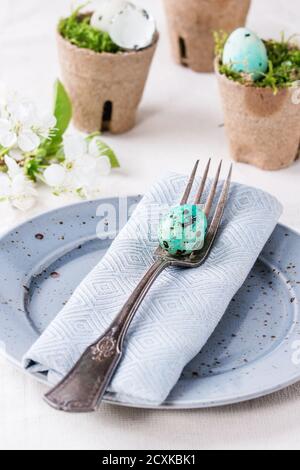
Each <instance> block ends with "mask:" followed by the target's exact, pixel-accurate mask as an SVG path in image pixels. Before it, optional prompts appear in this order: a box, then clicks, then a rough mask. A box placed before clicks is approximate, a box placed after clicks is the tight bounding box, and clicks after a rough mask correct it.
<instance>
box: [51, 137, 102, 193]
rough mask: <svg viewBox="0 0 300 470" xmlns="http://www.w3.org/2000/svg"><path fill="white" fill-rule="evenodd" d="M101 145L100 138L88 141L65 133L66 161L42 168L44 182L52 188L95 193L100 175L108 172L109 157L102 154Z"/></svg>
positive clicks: (98, 188) (98, 185)
mask: <svg viewBox="0 0 300 470" xmlns="http://www.w3.org/2000/svg"><path fill="white" fill-rule="evenodd" d="M100 144H101V140H100V139H99V137H94V138H93V139H91V141H88V140H87V139H85V138H84V137H82V136H80V135H78V134H77V135H73V136H66V137H65V138H64V154H65V161H64V163H63V164H62V165H58V164H56V163H54V164H52V165H50V166H49V167H48V168H47V169H46V170H45V172H44V179H45V182H46V184H48V185H49V186H50V187H52V188H53V189H55V191H61V192H63V191H72V192H76V193H77V194H80V195H81V196H82V197H85V198H89V197H93V196H95V195H96V194H97V193H98V192H99V191H100V188H101V183H102V178H103V177H104V176H108V175H109V173H110V172H111V163H110V159H109V158H108V157H107V156H106V155H103V150H102V148H101V145H100Z"/></svg>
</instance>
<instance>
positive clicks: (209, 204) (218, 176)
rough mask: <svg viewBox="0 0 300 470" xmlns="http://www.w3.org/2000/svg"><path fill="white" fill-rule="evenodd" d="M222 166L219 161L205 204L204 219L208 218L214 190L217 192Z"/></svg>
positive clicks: (221, 162)
mask: <svg viewBox="0 0 300 470" xmlns="http://www.w3.org/2000/svg"><path fill="white" fill-rule="evenodd" d="M222 164H223V161H222V160H221V161H220V165H219V167H218V170H217V174H216V177H215V179H214V182H213V184H212V187H211V190H210V193H209V196H208V199H207V202H206V204H205V209H204V212H205V215H206V217H208V216H209V214H210V211H211V208H212V205H213V202H214V197H215V194H216V190H217V186H218V182H219V178H220V173H221V168H222Z"/></svg>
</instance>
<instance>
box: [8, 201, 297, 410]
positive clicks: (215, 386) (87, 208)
mask: <svg viewBox="0 0 300 470" xmlns="http://www.w3.org/2000/svg"><path fill="white" fill-rule="evenodd" d="M138 201H139V197H134V198H130V199H129V204H128V213H130V210H131V209H132V206H133V205H135V204H136V203H137V202H138ZM102 202H103V201H102ZM105 202H106V203H107V202H109V203H111V204H112V205H113V206H114V207H115V208H116V211H117V213H119V207H120V204H122V206H124V201H121V202H120V201H119V200H117V199H111V200H106V201H105ZM99 203H100V201H94V202H84V203H81V204H76V205H73V206H69V207H65V208H62V209H58V210H55V211H53V212H50V213H47V214H43V215H41V216H39V217H37V218H36V219H34V220H32V221H30V222H28V223H25V224H23V225H21V226H20V227H18V228H16V229H14V230H12V231H11V232H9V233H8V234H6V235H5V236H3V237H2V238H1V239H0V344H1V346H2V350H3V351H4V353H5V354H6V355H7V357H8V358H9V359H10V360H12V361H13V362H14V363H16V364H17V365H19V366H20V364H21V358H22V356H23V354H24V353H25V351H26V350H27V349H28V348H29V347H30V346H31V345H32V343H33V342H34V341H35V340H36V339H37V338H38V336H39V335H40V334H41V332H42V331H43V330H44V329H45V328H46V327H47V325H48V324H49V323H50V322H51V320H52V319H53V318H54V317H55V315H56V314H57V312H59V310H60V309H61V308H62V306H63V305H64V304H65V302H66V301H67V300H68V299H69V297H70V295H71V294H72V292H73V290H74V288H75V287H76V286H77V285H78V284H79V282H80V281H81V280H82V279H83V277H84V276H85V275H86V274H87V273H88V272H89V271H90V270H91V269H92V268H93V267H94V266H95V265H96V263H98V261H99V260H100V259H101V258H102V257H103V255H104V254H105V252H106V250H107V249H108V247H109V245H110V243H111V240H107V239H106V240H105V241H103V240H101V239H99V238H97V236H96V228H97V227H98V233H99V230H100V232H101V227H104V226H105V224H102V223H101V214H99V213H98V215H97V208H98V206H99ZM103 218H105V214H102V219H103ZM125 219H126V218H125ZM99 222H100V225H99ZM125 222H126V220H123V223H125ZM121 225H122V222H121ZM118 230H119V228H117V230H116V231H118ZM100 234H101V233H100ZM299 301H300V236H299V234H297V233H296V232H293V231H292V230H290V229H288V228H286V227H284V226H281V225H278V226H277V228H276V230H275V231H274V233H273V235H272V237H271V239H270V240H269V242H268V243H267V245H266V247H265V249H264V250H263V253H262V255H261V256H260V258H259V260H258V261H257V263H256V265H255V266H254V268H253V270H252V272H251V274H250V275H249V278H248V280H247V281H246V282H245V284H244V286H243V288H242V289H241V290H240V292H239V293H238V294H237V296H236V297H235V299H233V301H232V303H231V306H230V308H229V309H228V311H227V313H226V314H225V316H224V318H223V320H222V321H221V323H220V325H219V326H218V328H217V330H216V331H215V333H214V335H213V336H212V337H211V339H210V340H209V342H208V343H207V345H206V346H205V348H204V349H203V351H202V352H201V353H200V354H199V355H198V356H197V357H196V358H195V359H194V360H193V361H192V363H191V364H189V365H188V366H187V367H186V369H185V370H184V372H183V374H182V377H181V379H180V381H179V382H178V384H177V386H176V387H175V389H174V390H173V392H172V393H171V395H170V397H169V398H168V400H167V402H166V403H165V404H164V406H163V407H164V408H166V407H167V408H202V407H211V406H220V405H225V404H230V403H237V402H241V401H244V400H249V399H253V398H257V397H260V396H263V395H266V394H269V393H271V392H274V391H277V390H280V389H282V388H284V387H286V386H288V385H291V384H293V383H295V382H297V381H298V380H300V324H299V321H300V314H299ZM41 380H43V381H45V377H43V376H41ZM106 398H107V401H109V402H114V403H116V404H121V405H127V404H126V403H120V402H118V403H117V402H115V401H114V400H113V399H112V398H111V397H110V396H107V397H106ZM129 406H132V405H129Z"/></svg>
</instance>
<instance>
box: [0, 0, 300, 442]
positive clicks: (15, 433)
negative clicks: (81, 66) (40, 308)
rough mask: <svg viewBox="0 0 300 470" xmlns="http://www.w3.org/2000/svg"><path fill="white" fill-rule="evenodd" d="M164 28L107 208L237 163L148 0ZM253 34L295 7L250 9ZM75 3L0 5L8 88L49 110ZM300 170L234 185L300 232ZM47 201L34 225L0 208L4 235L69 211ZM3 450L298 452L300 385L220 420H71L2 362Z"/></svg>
mask: <svg viewBox="0 0 300 470" xmlns="http://www.w3.org/2000/svg"><path fill="white" fill-rule="evenodd" d="M140 3H142V4H144V5H145V6H147V7H148V8H150V9H151V10H152V11H153V13H154V15H155V16H156V18H157V20H158V25H159V30H160V31H161V41H160V45H159V49H158V52H157V55H156V58H155V61H154V64H153V68H152V71H151V76H150V78H149V82H148V86H147V90H146V94H145V97H144V101H143V104H142V106H141V108H140V112H139V119H138V124H137V126H136V128H135V129H134V130H133V131H132V132H130V133H129V134H126V135H122V136H118V137H111V136H110V137H107V141H108V142H109V143H110V144H111V145H113V147H114V148H115V149H116V151H117V153H118V156H119V158H120V161H121V164H122V169H121V170H120V171H119V172H117V174H115V175H114V176H112V177H110V178H109V179H108V180H107V183H106V184H105V185H104V186H103V196H111V195H124V194H137V193H143V192H144V191H145V190H146V189H147V188H148V187H149V186H150V185H151V184H152V183H153V181H155V180H156V179H157V178H158V177H159V176H160V175H161V174H162V173H163V172H164V171H165V170H169V169H171V170H174V171H177V172H187V171H188V170H189V169H190V167H191V166H192V164H193V162H194V160H195V157H196V156H198V157H201V158H203V159H206V158H207V157H208V156H213V157H214V158H215V159H218V158H220V157H223V158H225V159H228V161H229V151H228V147H227V143H226V139H225V135H224V128H223V127H222V126H221V124H222V122H223V118H222V112H221V107H220V100H219V96H218V92H217V86H216V82H215V79H214V77H213V76H211V75H198V74H195V73H193V72H191V71H189V70H187V69H184V68H181V67H178V66H176V65H175V64H173V62H172V60H171V57H170V50H169V43H168V38H167V34H166V25H165V18H164V15H163V11H162V5H161V3H162V2H161V0H144V1H142V0H140ZM252 3H253V5H252V10H251V14H250V17H249V25H250V27H252V29H254V30H256V31H257V32H258V33H259V34H260V35H262V36H264V37H270V36H273V37H279V34H280V32H281V31H285V32H286V34H287V36H289V35H291V34H293V33H295V32H297V31H299V23H300V10H299V1H298V0H272V1H271V0H253V2H252ZM69 6H70V0H51V1H48V2H44V1H43V2H42V1H41V0H0V63H1V68H0V80H3V81H5V82H6V83H8V84H9V85H10V86H12V87H13V88H15V89H17V90H19V91H21V92H23V93H24V94H25V95H26V96H28V97H30V98H34V100H36V101H38V102H40V103H41V104H42V105H44V106H48V107H49V103H50V100H51V92H52V84H53V82H54V80H55V78H56V77H57V75H58V73H59V71H58V64H57V57H56V48H55V36H54V30H55V24H56V22H57V19H58V18H59V17H60V16H61V15H63V14H64V13H66V12H68V11H69ZM299 177H300V162H297V163H296V164H295V165H294V166H293V167H292V168H290V169H287V170H283V171H280V172H276V173H266V172H262V171H260V170H257V169H255V168H252V167H250V166H246V165H241V164H239V165H235V169H234V179H235V180H236V181H239V182H242V183H247V184H252V185H255V186H257V187H260V188H262V189H265V190H267V191H269V192H271V193H273V194H274V195H276V196H277V197H278V198H279V199H280V201H281V202H282V203H283V205H284V215H283V217H282V221H283V222H284V223H286V224H288V225H290V226H293V227H294V228H296V229H298V230H300V203H299V199H300V197H299V194H300V191H299V181H300V179H299ZM70 200H71V199H70V198H69V197H65V198H56V197H55V196H52V195H51V194H50V193H49V192H48V191H47V190H44V191H43V192H42V193H41V197H40V201H39V204H38V205H37V206H36V207H35V208H34V210H32V211H31V213H27V214H25V215H24V214H20V213H18V212H14V211H12V210H11V209H10V208H9V207H7V206H6V205H5V204H2V205H1V204H0V220H1V226H0V231H4V230H7V229H8V228H9V227H11V226H13V225H15V224H16V223H19V222H21V221H22V220H25V219H26V218H29V217H31V216H33V215H36V214H37V213H39V212H42V211H45V210H47V209H51V208H53V207H56V206H59V205H62V204H65V203H68V202H70ZM0 367H1V369H0V448H1V449H112V450H113V449H161V448H164V449H184V448H186V449H193V448H194V449H298V450H299V449H300V443H299V434H300V397H299V392H300V384H299V385H297V386H294V387H291V388H289V389H287V390H285V391H283V392H281V393H277V394H276V395H273V396H270V397H266V398H264V399H260V400H256V401H254V402H251V403H246V404H241V405H237V406H232V407H226V408H221V409H213V410H200V411H190V412H189V411H182V412H181V411H175V412H165V411H161V412H160V411H143V410H141V411H139V410H130V409H122V408H117V407H116V408H114V407H111V406H107V405H104V406H103V407H102V408H101V411H100V412H99V413H97V414H94V415H82V416H73V415H64V414H60V413H57V412H55V411H54V410H51V409H50V408H48V407H47V405H45V404H44V403H43V401H42V400H41V396H42V394H43V392H44V391H45V389H44V387H43V386H42V385H40V384H38V383H36V382H34V381H33V380H32V379H31V378H29V377H25V376H24V375H23V374H22V372H20V371H18V370H15V369H14V367H13V366H12V365H10V364H9V363H7V361H6V360H5V359H3V358H0Z"/></svg>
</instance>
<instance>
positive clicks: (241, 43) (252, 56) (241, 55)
mask: <svg viewBox="0 0 300 470" xmlns="http://www.w3.org/2000/svg"><path fill="white" fill-rule="evenodd" d="M223 64H224V65H227V66H229V67H230V68H231V69H232V70H233V71H235V72H238V73H245V74H249V75H250V76H251V78H252V79H253V80H258V79H259V78H261V77H262V74H264V73H266V72H267V70H268V66H269V63H268V54H267V49H266V46H265V44H264V43H263V41H262V40H261V39H260V38H259V37H258V36H257V35H256V34H255V33H253V32H252V31H250V30H249V29H247V28H238V29H236V30H235V31H234V32H233V33H232V34H231V35H230V36H229V38H228V40H227V42H226V44H225V47H224V52H223Z"/></svg>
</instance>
